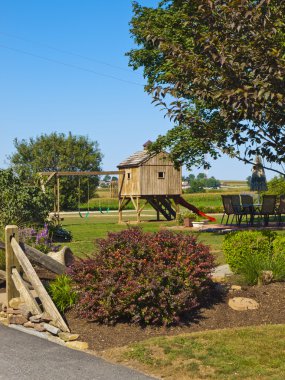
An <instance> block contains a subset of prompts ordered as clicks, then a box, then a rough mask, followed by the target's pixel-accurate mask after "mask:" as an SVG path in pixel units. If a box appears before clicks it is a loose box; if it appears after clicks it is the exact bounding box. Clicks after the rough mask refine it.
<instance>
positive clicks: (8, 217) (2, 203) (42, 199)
mask: <svg viewBox="0 0 285 380" xmlns="http://www.w3.org/2000/svg"><path fill="white" fill-rule="evenodd" d="M51 206H52V199H51V197H50V196H49V194H47V193H43V191H42V190H41V188H40V187H39V186H36V185H35V186H31V185H30V184H27V183H24V182H22V181H21V180H20V178H19V177H18V176H17V175H15V173H13V170H12V169H7V170H1V169H0V228H1V229H2V228H4V227H5V226H6V225H8V224H16V225H19V226H29V225H35V224H43V223H44V221H45V220H46V219H47V217H48V212H49V211H50V208H51Z"/></svg>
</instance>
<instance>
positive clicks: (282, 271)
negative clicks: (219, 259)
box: [223, 231, 285, 284]
mask: <svg viewBox="0 0 285 380" xmlns="http://www.w3.org/2000/svg"><path fill="white" fill-rule="evenodd" d="M223 251H224V255H225V259H226V262H227V263H228V264H229V266H230V268H231V269H232V271H233V272H234V273H236V274H241V275H242V276H243V277H244V279H245V281H246V282H247V283H248V284H257V282H258V279H259V278H260V276H261V274H262V272H263V271H267V270H269V271H272V272H273V278H274V280H276V281H284V280H285V238H284V237H280V236H277V234H276V233H275V232H271V231H238V232H232V233H230V234H228V235H227V236H226V237H225V239H224V242H223Z"/></svg>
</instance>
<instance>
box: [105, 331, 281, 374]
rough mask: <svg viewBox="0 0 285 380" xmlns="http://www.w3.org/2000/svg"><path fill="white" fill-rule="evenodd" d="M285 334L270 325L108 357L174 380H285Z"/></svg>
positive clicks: (141, 346) (166, 340) (155, 342)
mask: <svg viewBox="0 0 285 380" xmlns="http://www.w3.org/2000/svg"><path fill="white" fill-rule="evenodd" d="M284 331H285V326H284V325H271V326H270V325H265V326H258V327H246V328H233V329H225V330H214V331H207V332H198V333H192V334H187V335H179V336H172V337H158V338H152V339H149V340H145V341H142V342H139V343H136V344H132V345H130V346H127V347H121V348H116V349H111V350H107V351H105V352H104V354H103V356H104V357H105V358H107V359H109V360H112V361H115V362H119V363H123V364H126V365H130V366H132V367H133V368H136V369H139V370H142V371H143V372H146V373H149V374H151V375H154V376H159V377H160V378H165V379H169V380H177V379H179V380H188V379H189V380H190V379H191V380H198V379H217V380H237V379H239V380H249V379H251V380H257V379H259V380H260V379H262V380H266V379H270V380H281V379H284V373H285V372H284V371H285V360H284V352H285V339H284Z"/></svg>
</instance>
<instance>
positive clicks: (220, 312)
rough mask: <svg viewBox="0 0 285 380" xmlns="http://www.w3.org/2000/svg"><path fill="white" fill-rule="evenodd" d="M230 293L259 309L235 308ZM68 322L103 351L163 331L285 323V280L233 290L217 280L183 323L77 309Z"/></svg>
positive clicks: (157, 334) (72, 312)
mask: <svg viewBox="0 0 285 380" xmlns="http://www.w3.org/2000/svg"><path fill="white" fill-rule="evenodd" d="M231 297H249V298H253V299H254V300H256V301H257V302H259V304H260V307H259V309H258V310H251V311H234V310H232V309H231V308H230V307H229V306H228V304H227V302H228V300H229V298H231ZM66 319H67V322H68V324H69V326H70V328H71V330H72V331H73V332H76V333H79V334H80V339H81V340H84V341H86V342H88V343H89V346H90V348H91V349H93V350H96V351H103V350H105V349H107V348H113V347H120V346H123V345H126V344H129V343H133V342H137V341H141V340H144V339H147V338H150V337H155V336H160V335H177V334H183V333H191V332H194V331H205V330H213V329H223V328H232V327H241V326H255V325H263V324H278V323H285V283H272V284H269V285H263V286H252V287H243V288H242V290H240V291H234V292H233V291H230V290H229V286H227V285H220V284H216V285H215V286H214V287H213V289H212V291H211V295H210V297H209V299H206V300H204V301H203V305H202V307H201V308H200V309H199V310H197V311H195V312H192V313H190V314H189V315H188V321H187V322H185V323H184V325H182V326H175V327H169V328H164V327H156V328H155V327H147V328H141V327H139V326H134V325H130V324H122V323H120V324H117V325H116V326H105V325H100V324H97V323H93V322H86V321H85V320H82V319H79V318H77V317H76V315H75V312H74V311H69V312H68V313H67V314H66Z"/></svg>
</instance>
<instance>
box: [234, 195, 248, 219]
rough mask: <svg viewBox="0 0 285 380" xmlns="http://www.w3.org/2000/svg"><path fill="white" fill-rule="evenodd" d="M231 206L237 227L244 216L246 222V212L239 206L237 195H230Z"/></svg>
mask: <svg viewBox="0 0 285 380" xmlns="http://www.w3.org/2000/svg"><path fill="white" fill-rule="evenodd" d="M231 200H232V205H233V209H234V217H235V218H236V222H237V224H238V225H240V224H241V222H242V218H243V217H244V216H245V218H246V222H247V214H248V212H247V210H244V208H243V206H242V204H241V198H240V195H239V194H233V195H231Z"/></svg>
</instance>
